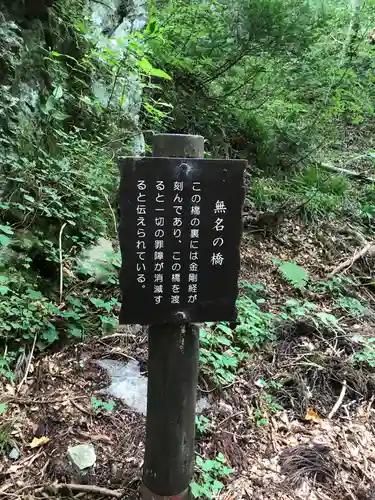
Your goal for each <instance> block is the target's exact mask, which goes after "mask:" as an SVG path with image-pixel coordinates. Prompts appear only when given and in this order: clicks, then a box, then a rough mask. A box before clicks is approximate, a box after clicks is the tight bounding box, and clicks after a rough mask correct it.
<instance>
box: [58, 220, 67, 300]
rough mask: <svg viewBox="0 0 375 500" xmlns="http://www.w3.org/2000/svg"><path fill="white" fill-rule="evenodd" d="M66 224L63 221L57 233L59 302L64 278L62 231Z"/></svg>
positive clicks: (61, 296)
mask: <svg viewBox="0 0 375 500" xmlns="http://www.w3.org/2000/svg"><path fill="white" fill-rule="evenodd" d="M66 225H67V222H64V224H63V225H62V226H61V229H60V233H59V258H60V304H61V302H62V298H63V280H64V268H63V263H64V262H63V251H62V235H63V231H64V229H65V226H66Z"/></svg>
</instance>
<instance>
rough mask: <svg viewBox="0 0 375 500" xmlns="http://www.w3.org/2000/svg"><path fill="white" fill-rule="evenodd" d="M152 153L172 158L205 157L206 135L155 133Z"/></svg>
mask: <svg viewBox="0 0 375 500" xmlns="http://www.w3.org/2000/svg"><path fill="white" fill-rule="evenodd" d="M152 155H153V156H156V157H171V158H203V157H204V137H202V136H201V135H189V134H155V135H154V136H153V137H152Z"/></svg>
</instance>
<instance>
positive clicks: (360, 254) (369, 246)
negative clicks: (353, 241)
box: [330, 243, 375, 276]
mask: <svg viewBox="0 0 375 500" xmlns="http://www.w3.org/2000/svg"><path fill="white" fill-rule="evenodd" d="M369 252H371V253H372V252H375V244H374V243H366V245H365V246H364V247H363V248H361V250H359V251H358V252H356V253H355V254H354V255H353V256H352V257H351V258H350V259H347V260H346V261H345V262H342V263H341V264H340V265H339V266H337V267H335V269H334V270H333V271H332V272H331V273H330V276H335V274H338V273H340V272H341V271H343V270H344V269H346V268H351V267H352V265H353V264H354V262H356V261H357V260H358V259H360V258H361V257H364V256H365V255H366V254H367V253H369Z"/></svg>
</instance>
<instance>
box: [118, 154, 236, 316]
mask: <svg viewBox="0 0 375 500" xmlns="http://www.w3.org/2000/svg"><path fill="white" fill-rule="evenodd" d="M245 167H246V162H245V161H242V160H203V159H190V158H152V157H150V158H147V157H145V158H121V159H120V160H119V168H120V173H121V184H120V211H121V220H120V225H119V240H120V247H121V253H122V268H121V273H120V286H121V291H122V307H121V313H120V324H134V323H139V324H163V323H200V322H204V321H235V319H236V308H235V301H236V298H237V292H238V289H237V280H238V273H239V268H240V255H239V245H240V238H241V230H242V221H241V212H242V204H243V198H244V188H243V172H244V169H245Z"/></svg>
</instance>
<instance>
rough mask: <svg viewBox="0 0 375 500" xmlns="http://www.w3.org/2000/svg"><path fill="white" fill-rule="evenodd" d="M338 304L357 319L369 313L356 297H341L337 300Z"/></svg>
mask: <svg viewBox="0 0 375 500" xmlns="http://www.w3.org/2000/svg"><path fill="white" fill-rule="evenodd" d="M336 304H337V306H338V307H340V308H341V309H344V310H345V311H347V312H348V313H349V314H350V315H351V316H354V317H356V318H357V317H359V316H363V315H364V314H367V313H368V312H369V308H368V307H367V306H365V305H363V304H362V302H360V301H359V300H358V299H356V298H355V297H348V296H341V297H339V298H338V299H337V300H336Z"/></svg>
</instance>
